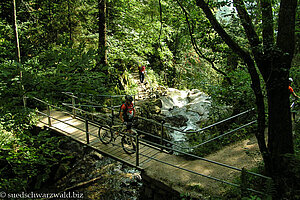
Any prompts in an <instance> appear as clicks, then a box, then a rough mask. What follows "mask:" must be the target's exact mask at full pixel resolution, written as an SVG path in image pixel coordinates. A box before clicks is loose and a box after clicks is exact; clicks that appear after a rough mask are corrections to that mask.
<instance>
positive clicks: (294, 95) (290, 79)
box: [289, 78, 299, 120]
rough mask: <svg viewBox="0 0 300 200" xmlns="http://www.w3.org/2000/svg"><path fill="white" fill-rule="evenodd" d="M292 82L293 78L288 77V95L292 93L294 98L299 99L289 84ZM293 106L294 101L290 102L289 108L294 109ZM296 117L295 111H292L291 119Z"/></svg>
mask: <svg viewBox="0 0 300 200" xmlns="http://www.w3.org/2000/svg"><path fill="white" fill-rule="evenodd" d="M292 82H293V79H292V78H289V92H290V95H293V97H294V98H295V99H299V96H298V95H297V94H296V93H295V92H294V90H293V88H292V86H291V84H292ZM294 106H295V102H293V103H292V105H291V110H293V109H294ZM295 119H296V112H295V111H292V120H295Z"/></svg>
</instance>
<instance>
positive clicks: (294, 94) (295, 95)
mask: <svg viewBox="0 0 300 200" xmlns="http://www.w3.org/2000/svg"><path fill="white" fill-rule="evenodd" d="M292 95H293V96H294V97H296V98H297V99H299V98H300V97H299V96H297V94H296V93H295V92H294V91H293V93H292Z"/></svg>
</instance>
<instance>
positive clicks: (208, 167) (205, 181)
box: [145, 137, 262, 197]
mask: <svg viewBox="0 0 300 200" xmlns="http://www.w3.org/2000/svg"><path fill="white" fill-rule="evenodd" d="M246 152H248V153H246ZM249 153H250V154H252V156H249V155H247V154H249ZM205 158H206V159H208V160H212V161H216V162H220V163H223V164H226V165H230V166H234V167H237V168H240V169H242V168H246V169H251V168H253V167H256V166H257V164H258V162H259V161H261V160H262V158H261V156H260V154H258V146H257V143H256V139H255V138H254V137H252V138H251V139H246V140H243V141H240V142H237V143H235V144H232V145H230V146H227V147H225V148H224V149H222V150H220V151H218V152H216V153H214V154H211V155H209V156H207V157H205ZM158 159H159V160H162V161H164V162H167V163H170V164H173V165H176V166H178V167H182V168H186V169H188V170H191V171H195V172H198V173H200V174H204V175H206V176H211V177H215V178H218V179H222V180H225V181H228V182H232V181H233V179H234V178H236V177H237V176H239V175H240V172H239V171H236V170H232V169H229V168H226V167H222V166H219V165H216V164H212V163H209V162H206V161H203V160H189V159H187V158H184V157H182V156H176V155H163V156H160V157H158ZM145 173H146V174H147V175H148V176H150V177H152V178H155V179H157V180H160V181H161V182H163V183H165V184H166V185H168V186H170V187H172V188H173V189H175V190H177V191H178V192H180V193H186V192H189V193H190V194H193V196H196V197H199V194H198V193H195V189H196V190H198V191H201V192H205V193H209V194H214V195H221V194H222V193H223V192H224V184H221V183H219V182H217V181H214V180H211V179H209V178H206V177H202V176H200V175H196V174H193V173H190V172H187V171H184V170H181V169H177V168H175V167H172V166H169V165H166V164H162V163H160V162H152V164H151V165H149V166H148V167H147V168H146V169H145Z"/></svg>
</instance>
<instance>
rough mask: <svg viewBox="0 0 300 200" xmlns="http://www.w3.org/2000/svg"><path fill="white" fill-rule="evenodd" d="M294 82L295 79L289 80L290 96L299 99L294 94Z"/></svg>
mask: <svg viewBox="0 0 300 200" xmlns="http://www.w3.org/2000/svg"><path fill="white" fill-rule="evenodd" d="M292 82H293V79H292V78H289V91H290V95H293V96H294V97H295V98H296V99H299V96H298V95H297V94H296V93H295V92H294V90H293V88H292V86H291V85H292Z"/></svg>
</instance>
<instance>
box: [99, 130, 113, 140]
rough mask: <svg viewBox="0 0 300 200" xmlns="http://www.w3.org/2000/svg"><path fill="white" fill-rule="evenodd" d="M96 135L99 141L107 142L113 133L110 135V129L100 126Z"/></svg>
mask: <svg viewBox="0 0 300 200" xmlns="http://www.w3.org/2000/svg"><path fill="white" fill-rule="evenodd" d="M98 136H99V139H100V141H101V142H102V143H103V144H108V143H110V142H111V141H112V138H113V135H112V131H111V129H109V128H106V127H104V126H102V127H100V128H99V130H98Z"/></svg>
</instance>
